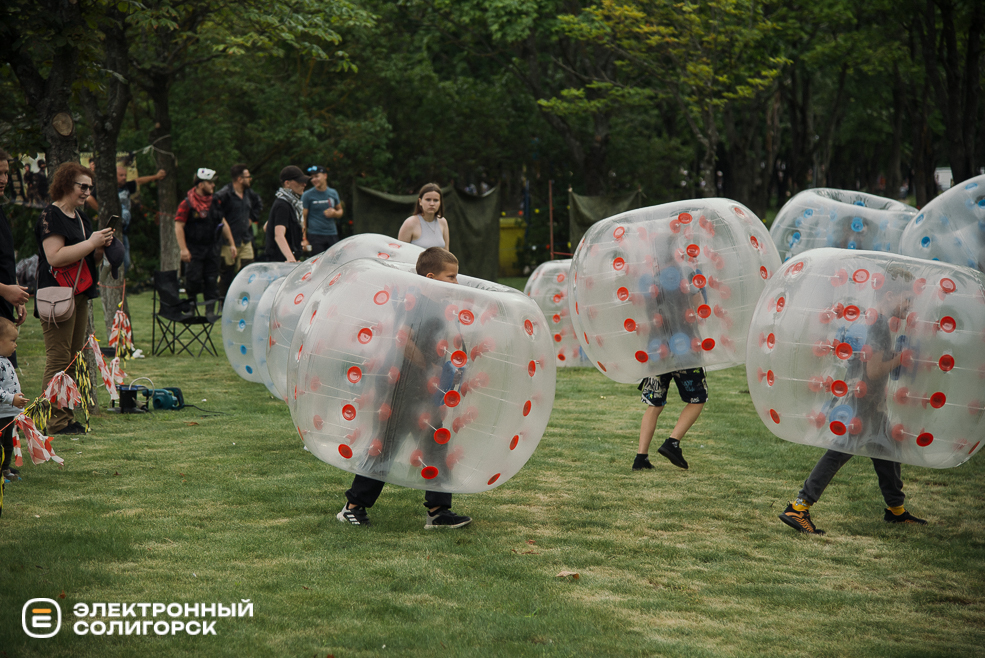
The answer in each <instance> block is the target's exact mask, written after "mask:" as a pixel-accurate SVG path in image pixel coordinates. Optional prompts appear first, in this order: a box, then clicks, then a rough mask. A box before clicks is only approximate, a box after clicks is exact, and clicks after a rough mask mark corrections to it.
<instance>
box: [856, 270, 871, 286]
mask: <svg viewBox="0 0 985 658" xmlns="http://www.w3.org/2000/svg"><path fill="white" fill-rule="evenodd" d="M868 280H869V270H865V269H859V270H855V272H854V273H853V274H852V281H854V282H855V283H865V282H866V281H868Z"/></svg>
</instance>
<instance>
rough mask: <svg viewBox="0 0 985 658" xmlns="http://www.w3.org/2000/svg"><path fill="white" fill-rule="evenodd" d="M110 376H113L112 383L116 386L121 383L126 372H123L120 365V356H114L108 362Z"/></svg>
mask: <svg viewBox="0 0 985 658" xmlns="http://www.w3.org/2000/svg"><path fill="white" fill-rule="evenodd" d="M109 371H110V376H111V377H112V378H113V385H114V386H118V385H120V384H122V383H123V379H124V378H125V377H126V376H127V373H125V372H123V368H122V367H120V357H118V356H117V357H114V358H113V360H112V361H110V362H109Z"/></svg>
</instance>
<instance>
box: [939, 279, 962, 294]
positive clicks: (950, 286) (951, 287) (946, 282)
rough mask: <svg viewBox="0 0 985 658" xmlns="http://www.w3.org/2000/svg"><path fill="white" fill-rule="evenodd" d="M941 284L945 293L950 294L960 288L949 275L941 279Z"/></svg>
mask: <svg viewBox="0 0 985 658" xmlns="http://www.w3.org/2000/svg"><path fill="white" fill-rule="evenodd" d="M940 286H941V291H943V292H944V294H945V295H948V294H950V293H952V292H954V291H955V290H957V289H958V286H957V285H956V284H955V283H954V281H952V280H951V279H948V278H947V277H944V278H943V279H941V281H940Z"/></svg>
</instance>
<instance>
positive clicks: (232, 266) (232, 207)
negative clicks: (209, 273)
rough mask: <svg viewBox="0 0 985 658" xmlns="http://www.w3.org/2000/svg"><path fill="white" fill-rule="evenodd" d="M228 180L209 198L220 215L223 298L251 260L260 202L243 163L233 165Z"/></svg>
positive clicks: (261, 207) (220, 290) (247, 169)
mask: <svg viewBox="0 0 985 658" xmlns="http://www.w3.org/2000/svg"><path fill="white" fill-rule="evenodd" d="M229 174H230V181H231V182H230V183H227V184H226V185H225V186H223V188H222V189H220V190H219V191H218V192H216V193H215V196H213V197H212V209H213V212H215V213H216V214H217V215H218V216H219V217H221V218H222V223H223V227H222V235H223V242H224V244H223V245H222V252H221V256H222V263H221V267H222V275H221V277H220V280H219V294H221V295H222V296H223V297H225V296H226V292H227V291H228V290H229V284H230V283H232V281H233V279H234V278H236V274H237V273H238V272H239V271H240V270H241V269H243V268H244V267H246V266H247V265H249V264H250V263H252V262H253V258H254V254H253V223H254V222H259V221H260V211H262V210H263V201H261V200H260V195H258V194H257V193H256V192H254V191H253V190H252V187H251V186H252V183H253V177H252V176H251V175H250V170H249V168H248V167H247V166H246V165H245V164H242V163H240V164H234V165H233V166H232V169H230V171H229Z"/></svg>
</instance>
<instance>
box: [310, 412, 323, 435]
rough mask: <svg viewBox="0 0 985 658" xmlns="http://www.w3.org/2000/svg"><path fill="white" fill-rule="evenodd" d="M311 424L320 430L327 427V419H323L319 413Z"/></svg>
mask: <svg viewBox="0 0 985 658" xmlns="http://www.w3.org/2000/svg"><path fill="white" fill-rule="evenodd" d="M311 424H312V425H314V426H315V429H316V430H318V431H319V432H320V431H321V428H323V427H325V421H324V420H322V417H321V416H318V415H316V416H315V417H314V418H312V419H311Z"/></svg>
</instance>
